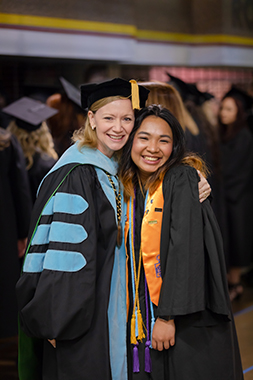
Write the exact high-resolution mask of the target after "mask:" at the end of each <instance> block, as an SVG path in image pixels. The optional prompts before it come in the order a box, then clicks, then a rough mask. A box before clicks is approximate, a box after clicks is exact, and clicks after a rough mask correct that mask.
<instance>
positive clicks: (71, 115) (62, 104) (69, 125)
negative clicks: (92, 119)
mask: <svg viewBox="0 0 253 380" xmlns="http://www.w3.org/2000/svg"><path fill="white" fill-rule="evenodd" d="M60 82H61V85H62V89H63V92H62V93H56V94H53V95H51V96H50V97H49V98H48V99H47V101H46V104H47V105H48V106H49V107H53V108H55V109H57V110H58V111H59V112H58V114H57V115H55V116H53V117H52V118H50V120H48V126H49V128H50V131H51V133H52V136H53V140H54V145H55V150H56V152H57V154H58V156H59V157H60V156H61V155H62V154H63V153H64V152H65V150H66V149H67V148H69V147H70V145H71V144H72V140H71V138H72V135H73V132H74V131H75V130H78V129H80V128H81V127H82V126H83V125H84V123H85V119H86V112H85V110H84V109H83V108H82V106H81V96H80V90H79V89H78V88H76V87H75V86H73V85H72V84H71V83H70V82H68V81H67V80H66V79H65V78H63V77H60Z"/></svg>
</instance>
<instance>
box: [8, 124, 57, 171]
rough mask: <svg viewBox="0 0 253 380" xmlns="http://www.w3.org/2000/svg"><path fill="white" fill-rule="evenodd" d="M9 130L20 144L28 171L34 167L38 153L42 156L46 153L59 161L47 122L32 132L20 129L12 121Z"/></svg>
mask: <svg viewBox="0 0 253 380" xmlns="http://www.w3.org/2000/svg"><path fill="white" fill-rule="evenodd" d="M7 130H8V131H10V132H11V133H12V134H13V135H15V136H16V137H17V139H18V141H19V142H20V145H21V147H22V149H23V152H24V156H25V158H26V160H27V165H26V169H27V170H29V169H30V168H31V167H32V166H33V156H34V154H35V153H36V152H39V153H40V154H43V153H45V154H47V155H48V156H50V157H53V158H54V159H56V160H57V158H58V155H57V153H56V151H55V150H54V142H53V138H52V135H51V133H50V131H49V129H48V126H47V124H46V122H45V121H43V123H42V125H41V127H40V128H38V129H36V130H35V131H31V132H29V131H27V130H25V129H23V128H19V127H18V126H17V124H16V122H15V121H12V122H11V123H10V124H9V126H8V128H7Z"/></svg>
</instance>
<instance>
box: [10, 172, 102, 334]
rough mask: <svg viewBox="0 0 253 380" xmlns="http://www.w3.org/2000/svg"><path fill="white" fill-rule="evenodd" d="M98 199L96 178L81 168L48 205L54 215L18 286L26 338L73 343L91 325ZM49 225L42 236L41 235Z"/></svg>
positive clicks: (36, 240) (44, 224) (43, 223)
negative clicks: (71, 341)
mask: <svg viewBox="0 0 253 380" xmlns="http://www.w3.org/2000/svg"><path fill="white" fill-rule="evenodd" d="M45 188H46V186H45V184H44V189H45ZM95 197H96V181H95V179H94V178H92V177H91V176H90V172H89V171H88V170H87V169H86V167H85V166H79V167H77V168H75V169H74V170H73V171H72V172H71V174H69V176H68V177H67V178H66V179H65V181H64V182H63V184H62V185H61V186H60V188H59V189H58V191H57V193H56V194H55V196H54V197H53V198H52V200H51V204H48V205H47V208H48V209H50V208H52V210H53V213H52V214H51V215H49V214H50V211H48V215H47V213H45V215H42V217H41V220H40V224H39V226H38V227H37V230H36V233H35V235H34V237H33V240H32V245H31V247H30V249H29V252H28V255H27V257H26V261H25V265H24V272H23V274H22V276H21V278H20V280H19V282H18V284H17V287H16V291H17V297H18V306H19V315H20V320H21V326H22V328H23V330H24V331H25V333H26V334H27V335H28V336H33V337H37V338H44V339H57V340H69V339H74V338H77V337H80V336H82V335H83V334H85V332H86V331H87V330H88V329H89V327H90V324H91V321H92V317H93V313H94V304H95V291H96V271H97V258H96V252H97V241H98V239H99V238H98V236H97V230H98V228H97V223H98V222H97V218H96V202H95V199H96V198H95ZM67 199H68V200H69V201H70V205H69V206H66V204H65V201H64V200H67ZM71 202H72V203H71ZM85 205H86V206H85ZM61 208H62V210H61ZM64 210H65V211H64ZM48 227H49V230H48V232H46V234H44V237H43V233H42V235H39V233H38V231H39V230H41V228H42V232H43V231H45V229H47V228H48ZM66 227H67V228H66ZM41 236H42V237H41ZM43 238H44V239H45V241H42V240H43ZM46 240H48V241H46ZM40 260H41V262H40Z"/></svg>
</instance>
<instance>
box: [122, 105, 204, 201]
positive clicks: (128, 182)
mask: <svg viewBox="0 0 253 380" xmlns="http://www.w3.org/2000/svg"><path fill="white" fill-rule="evenodd" d="M149 116H156V117H159V118H161V119H163V120H164V121H166V123H167V124H168V125H169V126H170V128H171V131H172V134H173V148H172V153H171V155H170V157H169V159H168V160H167V161H166V162H165V163H164V164H163V165H162V166H161V167H160V168H159V169H158V170H157V171H156V172H155V173H153V174H151V176H150V177H149V179H148V181H147V183H146V184H145V189H146V190H147V189H149V191H150V192H151V193H153V192H154V191H155V190H156V188H157V186H158V185H159V183H160V181H161V180H162V179H163V177H164V175H165V173H166V172H167V171H168V170H169V169H171V168H172V167H174V166H176V165H179V164H182V163H184V164H189V165H190V166H193V167H195V168H196V169H199V170H201V171H203V172H205V165H204V163H203V161H202V160H201V159H200V158H198V157H197V156H196V155H194V154H189V155H187V156H186V147H185V135H184V131H183V129H182V127H181V125H180V124H179V122H178V120H177V119H176V118H175V116H173V115H172V113H171V112H170V111H169V110H168V109H166V108H164V107H162V106H160V105H150V106H148V107H145V108H143V109H142V110H141V111H139V113H138V114H137V117H136V120H135V125H134V128H133V130H132V132H131V134H130V136H129V139H128V142H127V143H126V145H125V146H124V148H123V153H122V156H121V159H120V165H119V175H120V179H121V181H122V183H123V185H124V189H125V198H126V199H127V198H129V197H130V196H133V195H134V188H135V187H136V186H137V185H138V184H140V178H139V170H138V168H137V166H136V165H135V163H134V162H133V160H132V158H131V150H132V146H133V140H134V136H135V134H136V132H137V130H138V129H139V128H140V126H141V124H142V122H143V120H144V119H146V118H147V117H149Z"/></svg>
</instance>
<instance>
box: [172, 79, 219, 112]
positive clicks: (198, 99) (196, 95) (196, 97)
mask: <svg viewBox="0 0 253 380" xmlns="http://www.w3.org/2000/svg"><path fill="white" fill-rule="evenodd" d="M167 75H168V76H169V77H170V79H171V81H170V83H171V82H172V84H173V85H174V86H175V87H176V89H177V90H178V92H179V93H180V95H181V97H182V99H183V101H184V102H185V101H186V100H191V101H193V102H194V103H195V104H196V105H199V106H200V105H202V104H203V103H205V102H206V101H207V100H210V99H212V98H214V96H213V95H212V94H210V93H209V92H202V91H199V89H198V88H197V86H196V85H195V84H193V83H186V82H184V81H182V80H181V79H179V78H177V77H174V76H173V75H171V74H169V73H167Z"/></svg>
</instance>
